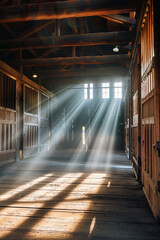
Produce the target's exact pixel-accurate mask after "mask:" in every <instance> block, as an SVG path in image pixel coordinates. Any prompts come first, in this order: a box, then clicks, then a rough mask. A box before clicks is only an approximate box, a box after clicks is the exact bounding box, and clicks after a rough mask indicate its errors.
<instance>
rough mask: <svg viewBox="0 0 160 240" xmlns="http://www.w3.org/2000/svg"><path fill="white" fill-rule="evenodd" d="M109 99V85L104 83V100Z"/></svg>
mask: <svg viewBox="0 0 160 240" xmlns="http://www.w3.org/2000/svg"><path fill="white" fill-rule="evenodd" d="M105 98H109V83H102V99H105Z"/></svg>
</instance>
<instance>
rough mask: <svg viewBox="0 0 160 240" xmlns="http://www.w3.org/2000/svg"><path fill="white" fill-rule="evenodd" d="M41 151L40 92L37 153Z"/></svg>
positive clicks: (39, 96) (39, 99)
mask: <svg viewBox="0 0 160 240" xmlns="http://www.w3.org/2000/svg"><path fill="white" fill-rule="evenodd" d="M40 151H41V92H40V91H38V152H40Z"/></svg>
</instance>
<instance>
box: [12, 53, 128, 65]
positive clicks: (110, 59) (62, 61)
mask: <svg viewBox="0 0 160 240" xmlns="http://www.w3.org/2000/svg"><path fill="white" fill-rule="evenodd" d="M129 60H130V56H129V55H128V54H121V55H117V54H116V55H104V56H83V57H56V58H34V59H22V61H21V63H20V62H19V60H18V59H17V60H16V59H14V60H13V61H12V62H10V64H13V63H16V64H22V65H23V66H24V67H25V66H54V65H74V64H80V65H82V64H105V63H117V62H120V63H122V62H124V63H129Z"/></svg>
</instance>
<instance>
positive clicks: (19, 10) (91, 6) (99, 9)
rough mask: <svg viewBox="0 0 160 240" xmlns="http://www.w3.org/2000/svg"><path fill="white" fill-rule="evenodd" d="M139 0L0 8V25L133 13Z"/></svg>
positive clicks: (77, 1)
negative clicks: (4, 23) (3, 23)
mask: <svg viewBox="0 0 160 240" xmlns="http://www.w3.org/2000/svg"><path fill="white" fill-rule="evenodd" d="M140 2H141V1H140V0H130V1H127V2H126V1H125V0H114V1H113V0H107V1H106V0H87V1H86V0H76V1H69V0H68V1H56V2H48V3H43V4H42V3H40V4H38V3H37V4H21V5H12V6H5V7H3V6H2V7H0V23H2V22H17V21H30V20H47V19H63V18H71V17H85V16H98V15H106V14H118V13H128V12H131V11H135V10H136V7H137V5H138V4H140Z"/></svg>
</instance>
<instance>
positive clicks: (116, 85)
mask: <svg viewBox="0 0 160 240" xmlns="http://www.w3.org/2000/svg"><path fill="white" fill-rule="evenodd" d="M114 86H115V87H122V83H121V82H116V83H114Z"/></svg>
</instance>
